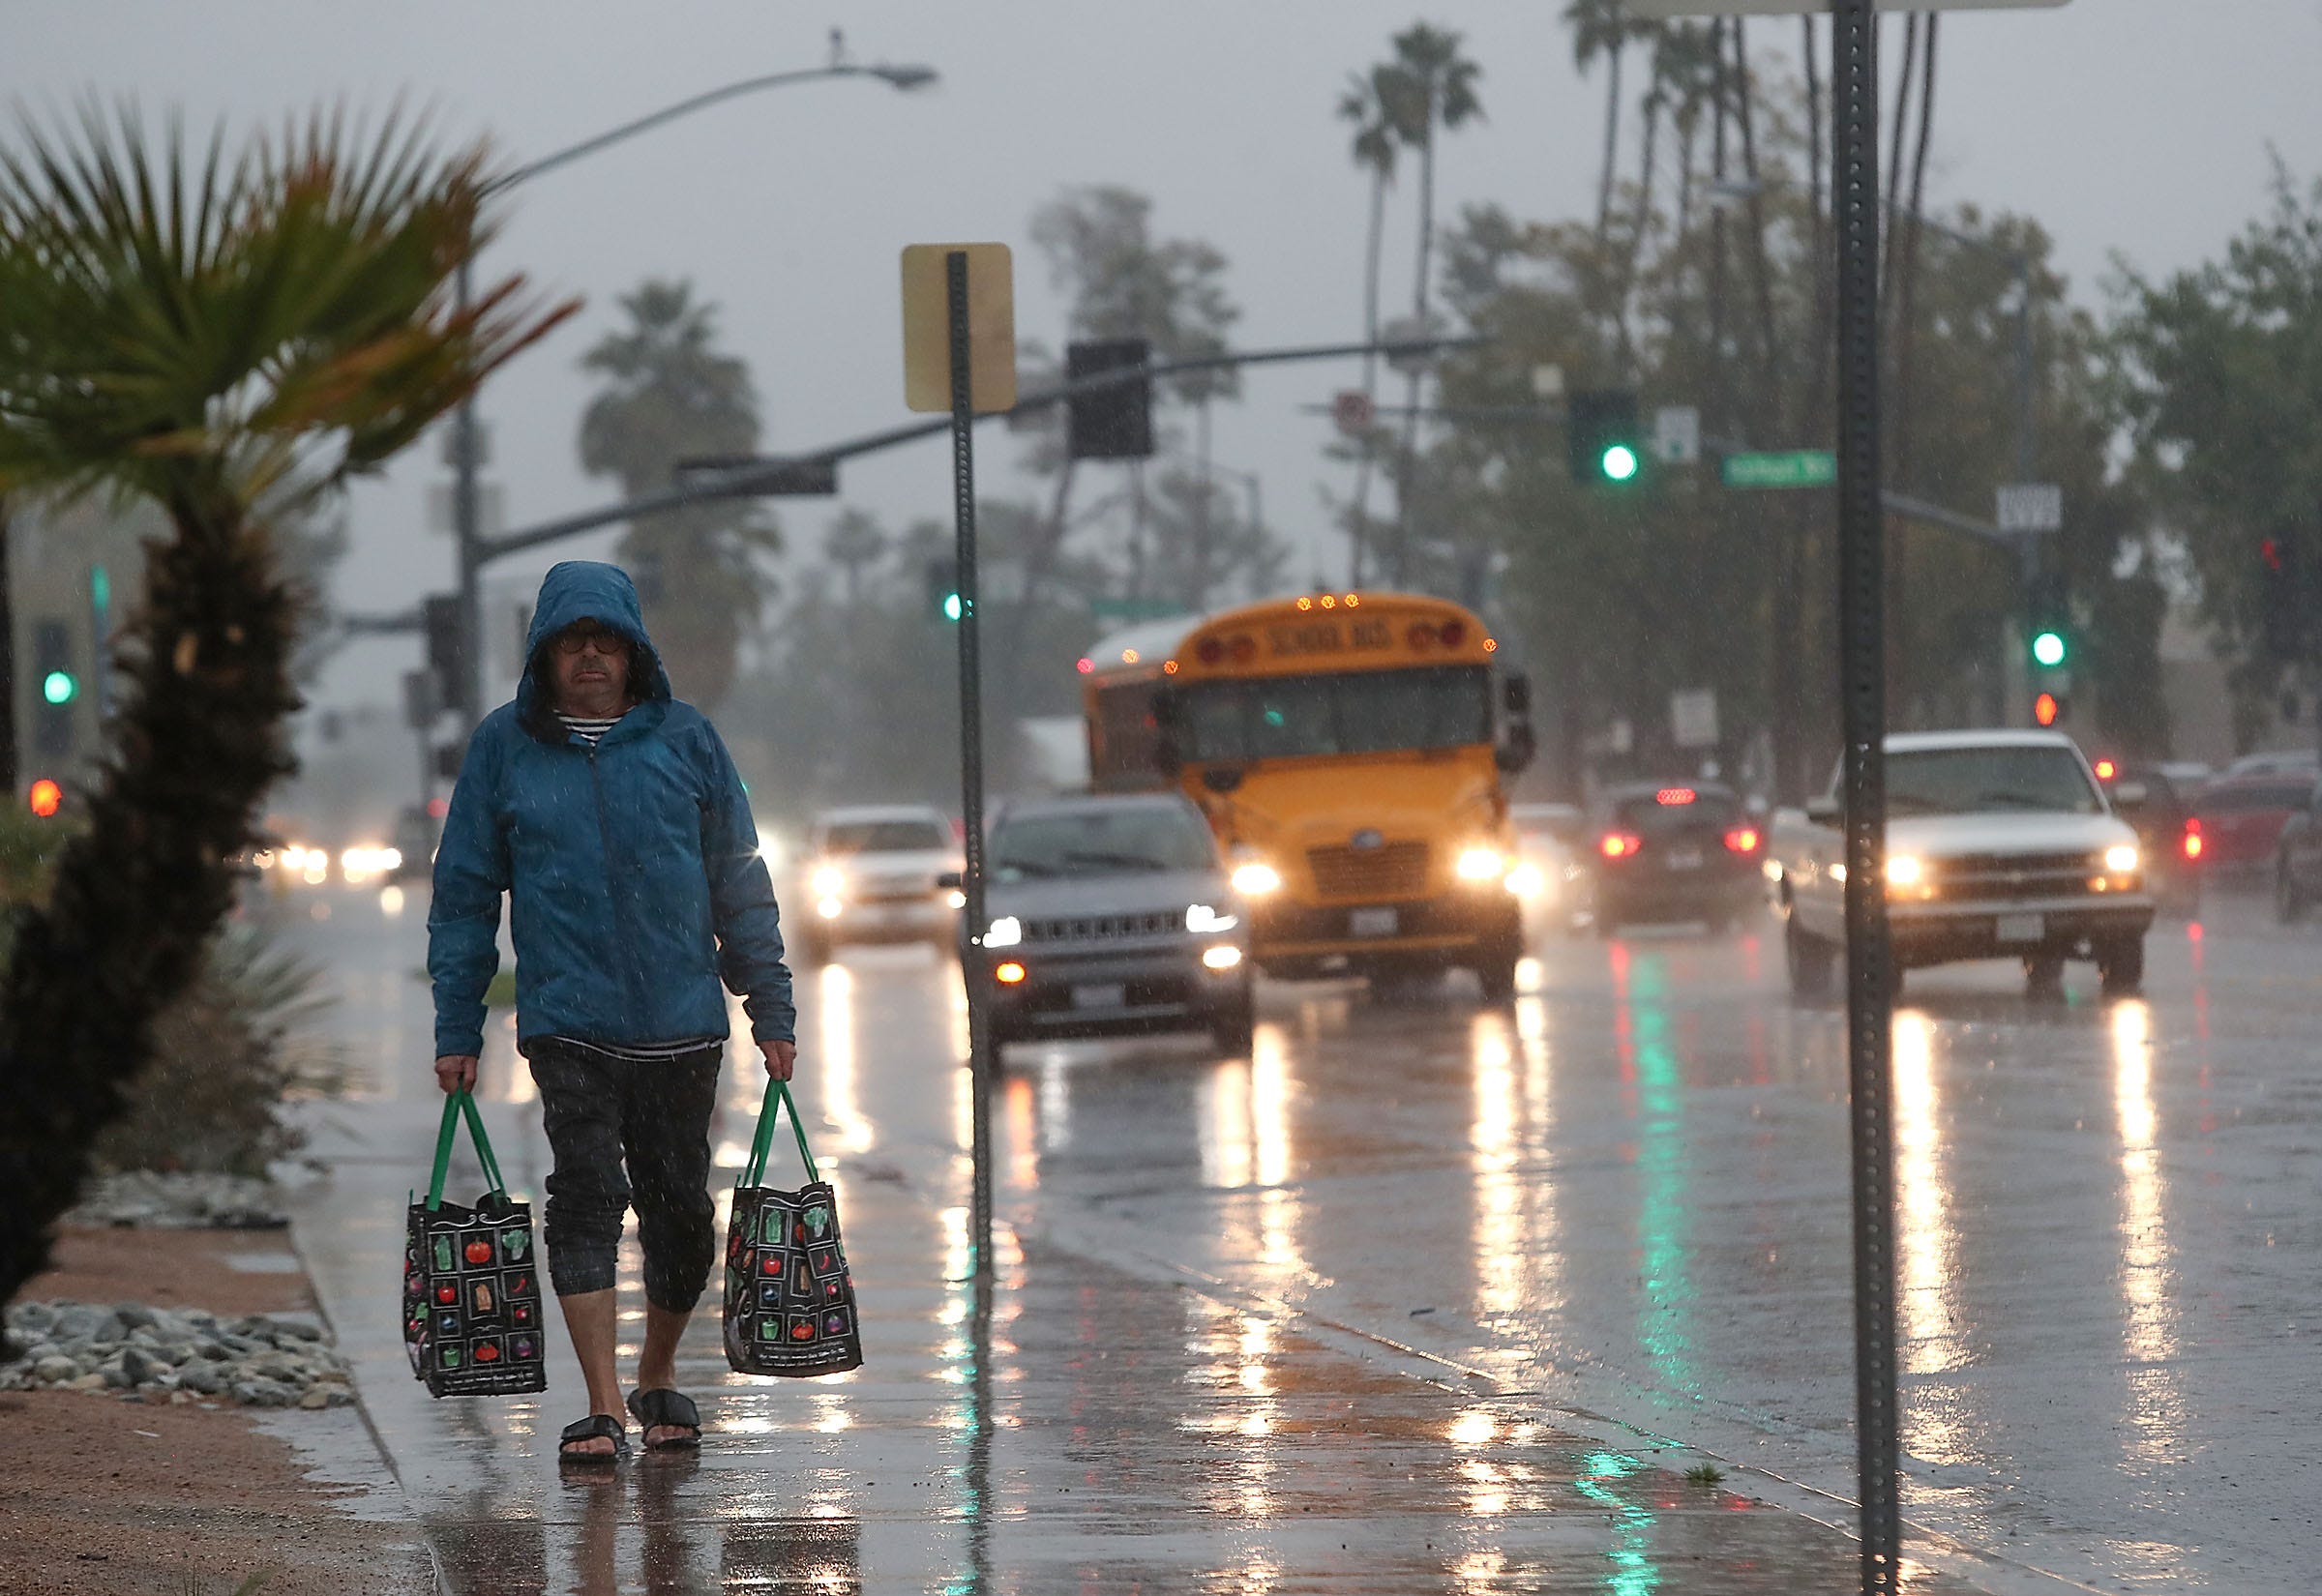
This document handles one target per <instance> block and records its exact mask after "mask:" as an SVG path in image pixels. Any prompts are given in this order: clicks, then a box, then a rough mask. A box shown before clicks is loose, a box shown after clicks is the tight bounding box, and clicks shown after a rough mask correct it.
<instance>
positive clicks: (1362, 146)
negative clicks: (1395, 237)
mask: <svg viewBox="0 0 2322 1596" xmlns="http://www.w3.org/2000/svg"><path fill="white" fill-rule="evenodd" d="M1393 71H1394V69H1393V68H1391V67H1386V66H1378V67H1373V68H1372V69H1371V70H1370V72H1369V73H1367V74H1355V75H1354V76H1352V77H1350V78H1349V79H1348V80H1347V88H1346V92H1345V93H1343V94H1341V95H1340V96H1339V99H1338V115H1339V119H1340V120H1341V121H1343V122H1348V123H1351V124H1353V125H1354V129H1355V137H1354V141H1353V151H1352V153H1353V155H1354V157H1355V164H1356V165H1357V166H1360V167H1362V168H1363V169H1364V170H1366V171H1368V172H1369V173H1370V174H1371V231H1370V237H1369V240H1368V242H1367V243H1366V245H1365V247H1364V251H1363V257H1362V340H1363V341H1364V342H1365V343H1371V344H1375V343H1377V342H1378V341H1379V252H1380V250H1381V248H1382V247H1383V246H1384V243H1385V241H1386V186H1387V185H1388V184H1389V183H1392V182H1393V181H1394V180H1395V158H1396V155H1397V154H1398V152H1399V151H1400V150H1401V148H1402V145H1401V143H1400V130H1399V129H1398V127H1397V126H1396V122H1395V114H1394V112H1393V110H1392V109H1391V108H1390V107H1389V103H1388V102H1389V97H1390V96H1391V95H1392V94H1393V93H1394V92H1395V90H1394V85H1395V79H1394V77H1393V75H1392V74H1393ZM1362 392H1363V397H1364V398H1366V399H1377V398H1378V393H1379V356H1378V352H1377V351H1376V350H1375V349H1366V350H1364V351H1363V356H1362ZM1374 438H1375V433H1374V432H1373V431H1372V430H1371V429H1367V428H1366V429H1364V432H1363V437H1362V454H1361V458H1360V459H1359V460H1358V462H1357V463H1356V465H1355V502H1354V521H1353V524H1352V525H1351V526H1350V527H1349V529H1348V530H1349V534H1350V537H1351V538H1352V541H1353V544H1354V569H1353V571H1352V573H1351V574H1350V576H1349V580H1350V581H1351V582H1352V583H1353V584H1354V585H1355V586H1357V587H1359V586H1361V585H1362V559H1363V552H1364V546H1365V544H1366V543H1367V541H1368V539H1369V533H1370V523H1371V467H1372V462H1373V458H1374V452H1373V441H1374Z"/></svg>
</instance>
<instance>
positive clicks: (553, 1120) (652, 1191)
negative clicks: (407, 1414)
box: [428, 560, 797, 1462]
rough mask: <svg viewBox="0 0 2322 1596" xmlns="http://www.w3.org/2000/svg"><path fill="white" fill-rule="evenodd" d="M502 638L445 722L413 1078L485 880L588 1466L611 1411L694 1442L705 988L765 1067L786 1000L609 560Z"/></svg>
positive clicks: (702, 732)
mask: <svg viewBox="0 0 2322 1596" xmlns="http://www.w3.org/2000/svg"><path fill="white" fill-rule="evenodd" d="M524 651H525V665H524V671H523V677H522V680H521V682H520V683H519V685H518V687H517V691H516V698H515V700H514V701H513V702H511V703H506V704H502V705H501V706H500V707H499V708H498V709H495V710H493V711H492V712H491V714H490V715H488V716H486V717H485V718H484V721H483V724H480V725H478V726H477V727H476V730H475V735H474V736H473V737H471V738H470V739H469V740H468V745H467V755H466V758H465V760H464V762H463V763H462V764H461V771H460V780H459V782H458V783H457V784H456V785H455V786H454V787H453V789H452V802H451V809H450V812H449V813H448V814H447V815H446V816H445V819H444V829H443V840H442V842H441V843H440V845H439V846H438V848H437V850H436V854H435V879H434V901H433V905H432V907H431V908H430V910H429V912H428V973H429V975H430V976H431V977H432V979H433V981H434V985H435V1054H436V1057H435V1074H436V1078H437V1079H438V1081H439V1082H440V1083H441V1085H442V1087H443V1089H444V1090H445V1091H446V1092H451V1091H457V1090H460V1089H461V1088H463V1087H472V1086H473V1085H474V1084H475V1079H476V1059H477V1055H478V1054H480V1053H481V1052H482V1051H483V1045H484V994H485V990H486V989H487V988H488V987H489V986H490V985H491V979H492V976H493V975H494V974H495V973H496V972H497V970H498V967H499V924H500V900H501V898H502V896H503V895H505V896H506V898H507V899H508V904H509V910H508V913H509V934H510V938H511V940H512V941H513V942H514V944H515V948H516V1031H517V1049H518V1050H519V1051H520V1052H521V1053H522V1054H523V1055H524V1057H525V1059H526V1061H527V1062H528V1064H529V1066H530V1068H531V1071H532V1076H533V1079H535V1081H537V1082H538V1084H539V1087H540V1099H541V1107H542V1112H543V1118H544V1120H545V1122H546V1126H547V1130H548V1136H549V1142H550V1147H551V1152H552V1153H553V1155H554V1167H553V1169H552V1172H551V1174H550V1176H549V1179H548V1191H549V1196H548V1203H547V1212H546V1216H545V1217H546V1231H547V1241H548V1256H549V1280H550V1284H551V1286H553V1287H554V1288H555V1291H556V1296H557V1301H558V1304H559V1306H560V1307H561V1308H562V1309H563V1312H564V1319H565V1324H566V1327H567V1329H568V1330H569V1331H570V1332H571V1335H572V1340H573V1349H574V1351H575V1352H576V1353H577V1354H578V1355H579V1357H580V1361H581V1370H582V1372H583V1373H584V1374H585V1375H586V1377H587V1382H588V1397H589V1404H590V1411H589V1413H588V1415H587V1416H586V1417H584V1418H581V1419H578V1420H576V1421H574V1423H572V1424H571V1425H569V1426H567V1427H566V1429H565V1431H564V1433H563V1436H562V1440H561V1443H560V1448H559V1452H560V1456H561V1457H562V1458H564V1459H565V1460H566V1461H568V1462H587V1461H591V1460H596V1461H603V1462H610V1461H611V1460H613V1459H615V1458H617V1457H619V1456H621V1455H622V1454H623V1453H625V1452H626V1451H627V1450H628V1433H627V1426H626V1425H625V1424H624V1423H623V1421H622V1419H621V1413H622V1411H623V1410H624V1408H625V1409H626V1410H627V1411H628V1412H629V1413H631V1414H632V1415H634V1416H635V1417H636V1418H637V1420H638V1421H639V1423H640V1426H642V1428H643V1438H644V1443H645V1445H646V1446H648V1447H653V1448H662V1447H690V1446H697V1445H699V1444H700V1434H701V1429H700V1412H699V1411H698V1410H697V1409H696V1407H695V1405H694V1404H693V1402H692V1401H691V1399H689V1398H687V1397H686V1396H685V1395H684V1394H683V1393H681V1392H679V1391H678V1390H677V1389H676V1367H675V1359H676V1351H677V1343H678V1339H679V1337H680V1336H681V1335H682V1334H683V1332H684V1329H685V1323H686V1319H687V1316H688V1315H690V1314H691V1313H692V1312H693V1309H694V1305H695V1304H696V1303H697V1302H698V1301H699V1300H700V1296H701V1293H702V1290H703V1289H704V1287H705V1286H707V1284H708V1280H709V1271H710V1267H711V1265H712V1264H713V1263H714V1262H715V1260H716V1255H717V1238H716V1235H715V1234H714V1228H715V1210H714V1207H713V1204H712V1201H711V1198H710V1196H709V1189H708V1188H709V1166H710V1155H709V1120H710V1113H711V1110H712V1108H714V1107H715V1104H716V1099H717V1079H718V1067H719V1061H720V1056H721V1054H722V1052H723V1049H724V1045H725V1041H726V1038H727V1035H728V1027H727V1021H726V1013H727V1004H726V995H725V991H724V990H721V986H723V988H725V989H729V990H732V991H733V992H734V994H735V995H737V996H739V997H740V998H741V999H742V1000H743V1007H744V1009H745V1011H746V1012H747V1013H748V1015H749V1017H750V1028H751V1032H752V1035H753V1037H754V1038H755V1040H756V1041H757V1044H758V1047H759V1050H760V1051H761V1052H762V1053H763V1055H764V1058H765V1065H766V1069H767V1071H768V1073H769V1074H771V1075H772V1076H773V1077H775V1078H776V1079H784V1080H787V1079H789V1078H790V1073H791V1070H792V1068H793V1066H794V1063H795V1060H796V1057H797V1048H796V1045H795V1041H794V1032H795V1022H796V1013H795V1010H794V1009H793V1007H792V1005H791V1000H790V974H789V969H788V968H787V967H786V966H785V965H784V963H783V958H782V954H783V948H782V931H781V924H780V914H779V911H778V910H777V908H776V906H775V902H774V888H773V883H772V881H771V879H770V878H769V877H768V875H767V873H766V866H765V861H764V860H763V859H761V858H760V857H759V849H758V829H757V826H756V824H755V822H754V821H753V820H752V818H751V815H750V806H749V801H748V799H747V797H746V795H745V793H744V791H743V787H742V781H741V777H740V776H739V774H737V773H736V771H735V770H734V766H733V760H732V758H731V756H730V755H729V754H728V753H727V752H726V745H725V743H724V742H723V741H722V740H720V738H719V736H718V733H717V730H716V728H715V727H713V726H712V725H711V724H709V720H708V718H707V717H706V716H704V715H702V714H701V712H700V710H697V709H695V708H694V707H693V706H692V705H690V704H686V703H683V702H681V701H679V700H678V699H677V698H675V697H673V696H672V695H671V694H670V679H669V674H668V672H667V671H665V670H664V669H663V668H662V664H661V657H660V656H659V655H658V654H657V653H656V652H655V651H654V648H653V640H652V638H651V637H649V636H648V635H646V633H645V625H644V616H643V613H642V611H641V609H640V606H639V604H638V598H637V589H636V587H635V586H634V585H633V584H632V583H631V582H630V580H629V577H628V576H627V574H626V573H624V572H622V571H621V570H620V569H619V568H618V567H616V566H611V565H604V564H600V563H597V562H594V561H587V560H567V561H565V562H563V563H561V564H559V565H557V566H556V567H554V568H553V569H552V570H551V571H550V572H549V574H548V576H547V577H546V578H544V579H543V580H542V582H541V584H540V599H539V603H538V604H537V605H536V606H535V607H534V609H533V612H532V625H531V629H530V633H529V635H527V636H526V638H525V640H524ZM632 1205H634V1206H635V1208H636V1209H637V1215H638V1234H639V1239H640V1242H641V1243H642V1245H643V1250H644V1258H645V1263H644V1287H645V1298H646V1310H645V1338H644V1345H643V1348H642V1350H641V1352H640V1356H639V1360H638V1383H637V1387H636V1389H635V1390H634V1391H633V1392H631V1393H630V1395H629V1396H628V1398H627V1399H626V1400H625V1401H624V1400H623V1398H622V1396H621V1390H620V1381H619V1374H618V1371H617V1370H616V1368H615V1366H614V1357H613V1351H614V1345H615V1340H616V1337H615V1320H616V1315H615V1311H614V1282H613V1262H614V1258H615V1256H616V1254H617V1252H618V1249H619V1245H620V1236H621V1226H622V1222H623V1217H624V1214H625V1212H626V1210H627V1209H628V1208H630V1207H631V1206H632Z"/></svg>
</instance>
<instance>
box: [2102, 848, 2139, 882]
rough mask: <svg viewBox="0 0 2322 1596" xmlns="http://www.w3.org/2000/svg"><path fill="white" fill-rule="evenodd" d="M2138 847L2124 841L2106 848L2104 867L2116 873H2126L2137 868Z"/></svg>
mask: <svg viewBox="0 0 2322 1596" xmlns="http://www.w3.org/2000/svg"><path fill="white" fill-rule="evenodd" d="M2136 864H2137V854H2136V849H2134V848H2133V847H2130V846H2129V845H2128V843H2126V842H2122V843H2119V844H2118V845H2116V846H2113V847H2109V848H2106V849H2105V850H2104V868H2105V869H2106V870H2108V871H2112V872H2115V873H2116V874H2121V875H2126V874H2128V872H2130V871H2132V870H2134V869H2136Z"/></svg>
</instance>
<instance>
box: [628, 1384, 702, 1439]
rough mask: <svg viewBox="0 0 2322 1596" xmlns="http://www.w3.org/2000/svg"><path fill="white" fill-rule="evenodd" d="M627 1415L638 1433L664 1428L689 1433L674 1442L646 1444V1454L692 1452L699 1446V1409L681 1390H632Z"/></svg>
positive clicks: (665, 1388) (664, 1388)
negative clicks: (634, 1424)
mask: <svg viewBox="0 0 2322 1596" xmlns="http://www.w3.org/2000/svg"><path fill="white" fill-rule="evenodd" d="M629 1412H630V1416H631V1417H633V1418H635V1419H636V1420H637V1422H638V1425H639V1427H640V1433H641V1432H649V1431H653V1430H658V1429H664V1428H672V1429H680V1430H690V1431H692V1432H693V1433H692V1434H690V1435H679V1436H678V1437H676V1438H675V1439H674V1440H663V1441H647V1442H645V1450H646V1451H648V1452H680V1451H692V1450H693V1449H695V1448H696V1447H699V1446H700V1444H701V1410H700V1408H698V1407H696V1406H695V1405H694V1399H693V1398H691V1397H689V1396H687V1395H686V1394H685V1393H684V1392H682V1391H671V1390H670V1389H669V1388H668V1387H667V1386H664V1387H662V1388H661V1389H660V1390H657V1391H632V1392H630V1393H629Z"/></svg>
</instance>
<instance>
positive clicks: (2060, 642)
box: [2032, 632, 2065, 669]
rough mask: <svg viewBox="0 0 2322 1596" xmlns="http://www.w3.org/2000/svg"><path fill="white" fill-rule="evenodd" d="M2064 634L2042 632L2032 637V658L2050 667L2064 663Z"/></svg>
mask: <svg viewBox="0 0 2322 1596" xmlns="http://www.w3.org/2000/svg"><path fill="white" fill-rule="evenodd" d="M2064 655H2065V648H2064V634H2063V633H2061V632H2042V633H2040V634H2039V635H2038V636H2036V637H2034V638H2033V639H2032V658H2033V659H2034V660H2036V661H2038V662H2039V664H2041V665H2046V666H2048V667H2049V668H2050V669H2054V668H2055V667H2056V666H2057V665H2062V664H2064Z"/></svg>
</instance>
